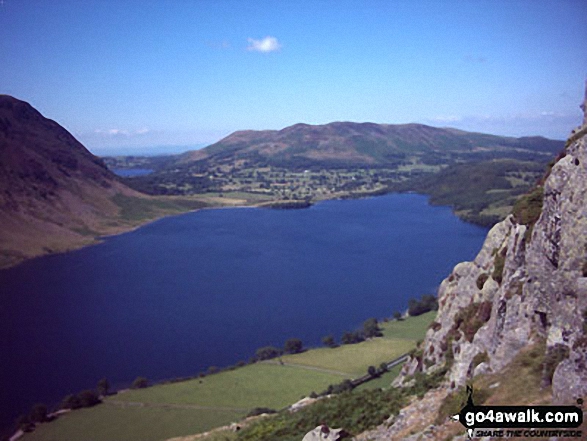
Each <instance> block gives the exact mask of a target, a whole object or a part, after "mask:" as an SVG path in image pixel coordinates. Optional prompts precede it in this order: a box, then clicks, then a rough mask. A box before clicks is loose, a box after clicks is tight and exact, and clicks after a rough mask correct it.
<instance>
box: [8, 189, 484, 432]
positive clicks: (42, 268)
mask: <svg viewBox="0 0 587 441" xmlns="http://www.w3.org/2000/svg"><path fill="white" fill-rule="evenodd" d="M486 233H487V229H485V228H480V227H477V226H474V225H471V224H468V223H465V222H462V221H461V220H459V219H458V218H456V217H455V216H454V215H453V214H452V213H451V210H450V209H449V208H446V207H433V206H430V205H428V202H427V198H426V197H424V196H421V195H416V194H403V195H398V194H392V195H387V196H381V197H376V198H369V199H359V200H347V201H326V202H322V203H319V204H317V205H314V206H312V207H311V208H308V209H301V210H269V209H256V208H234V209H210V210H202V211H199V212H193V213H187V214H184V215H180V216H175V217H169V218H165V219H161V220H158V221H156V222H153V223H151V224H148V225H146V226H144V227H142V228H140V229H138V230H136V231H133V232H130V233H126V234H122V235H119V236H114V237H110V238H107V239H106V240H105V241H104V242H103V243H101V244H99V245H96V246H91V247H87V248H84V249H81V250H78V251H73V252H70V253H66V254H60V255H53V256H46V257H42V258H38V259H34V260H31V261H28V262H25V263H24V264H22V265H20V266H18V267H16V268H11V269H8V270H4V271H0V296H1V299H2V303H1V306H0V354H2V363H1V365H0V390H1V391H2V393H1V394H0V418H1V421H0V426H2V425H4V426H5V425H6V424H10V423H12V422H13V421H14V418H15V417H16V416H17V415H18V414H20V413H23V412H27V411H28V410H29V409H30V407H31V406H32V405H33V404H35V403H38V402H39V403H45V404H48V405H53V404H56V403H58V402H59V401H60V400H61V398H63V397H64V396H65V395H67V394H69V393H77V392H79V391H81V390H83V389H88V388H94V387H95V386H96V383H97V382H98V380H100V378H103V377H107V378H108V379H109V380H110V383H111V384H113V385H114V386H116V387H123V386H128V384H130V382H132V381H133V380H134V378H136V377H137V376H145V377H147V378H148V379H149V380H161V379H169V378H173V377H182V376H189V375H195V374H197V373H198V372H200V371H204V370H206V369H207V368H208V367H209V366H220V367H222V366H228V365H232V364H235V363H236V362H238V361H239V360H248V359H249V358H250V357H251V356H252V355H253V354H254V353H255V350H256V349H257V348H259V347H262V346H266V345H275V346H283V343H284V342H285V341H286V340H287V339H288V338H294V337H295V338H300V339H301V340H302V341H303V342H304V344H305V346H313V345H314V346H317V345H320V341H321V338H322V337H323V336H325V335H328V334H333V335H334V336H335V337H336V339H337V340H338V339H339V338H340V336H341V335H342V333H343V332H345V331H350V330H354V329H357V328H359V327H360V326H361V325H362V323H363V321H364V320H366V319H367V318H369V317H377V318H383V317H389V316H391V315H392V313H393V312H394V311H396V310H399V311H403V310H405V309H406V307H407V302H408V299H410V298H412V297H417V296H418V297H419V296H420V295H421V294H425V293H435V292H436V288H437V286H438V285H439V283H440V282H441V281H442V279H443V278H444V277H446V276H447V275H448V273H449V272H450V271H451V270H452V268H453V266H454V265H455V264H456V263H458V262H460V261H463V260H471V259H473V258H474V256H475V255H476V253H477V252H478V250H479V249H480V247H481V244H482V242H483V240H484V238H485V235H486Z"/></svg>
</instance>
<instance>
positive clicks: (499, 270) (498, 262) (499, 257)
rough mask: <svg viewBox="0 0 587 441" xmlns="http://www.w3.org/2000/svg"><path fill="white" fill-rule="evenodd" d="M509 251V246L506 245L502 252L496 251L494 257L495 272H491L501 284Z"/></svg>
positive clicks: (494, 278)
mask: <svg viewBox="0 0 587 441" xmlns="http://www.w3.org/2000/svg"><path fill="white" fill-rule="evenodd" d="M507 252H508V248H507V247H505V248H504V249H503V250H501V252H499V253H495V256H494V258H493V273H491V277H492V278H493V280H495V281H496V282H497V283H499V284H501V281H502V279H503V269H504V267H505V256H506V255H507Z"/></svg>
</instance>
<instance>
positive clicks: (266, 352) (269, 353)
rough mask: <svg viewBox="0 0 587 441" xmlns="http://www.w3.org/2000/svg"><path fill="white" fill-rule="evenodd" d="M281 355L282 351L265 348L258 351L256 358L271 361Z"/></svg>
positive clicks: (270, 347)
mask: <svg viewBox="0 0 587 441" xmlns="http://www.w3.org/2000/svg"><path fill="white" fill-rule="evenodd" d="M280 355H281V351H280V350H279V349H277V348H275V347H273V346H265V347H262V348H259V349H257V352H255V356H256V358H257V359H258V360H271V359H272V358H275V357H278V356H280Z"/></svg>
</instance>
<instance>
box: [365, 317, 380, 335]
mask: <svg viewBox="0 0 587 441" xmlns="http://www.w3.org/2000/svg"><path fill="white" fill-rule="evenodd" d="M363 335H364V336H365V337H366V338H373V337H381V336H382V335H383V334H382V332H381V328H379V324H378V323H377V319H376V318H370V319H367V320H365V323H363Z"/></svg>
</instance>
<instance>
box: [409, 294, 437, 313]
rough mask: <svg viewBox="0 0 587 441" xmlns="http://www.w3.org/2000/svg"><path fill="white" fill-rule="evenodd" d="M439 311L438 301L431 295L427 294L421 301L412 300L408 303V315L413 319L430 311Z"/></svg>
mask: <svg viewBox="0 0 587 441" xmlns="http://www.w3.org/2000/svg"><path fill="white" fill-rule="evenodd" d="M437 309H438V300H437V299H436V297H434V296H433V295H431V294H425V295H423V296H422V297H421V299H420V300H417V299H410V300H409V301H408V314H409V315H410V316H412V317H415V316H417V315H422V314H424V313H425V312H428V311H436V310H437Z"/></svg>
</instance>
